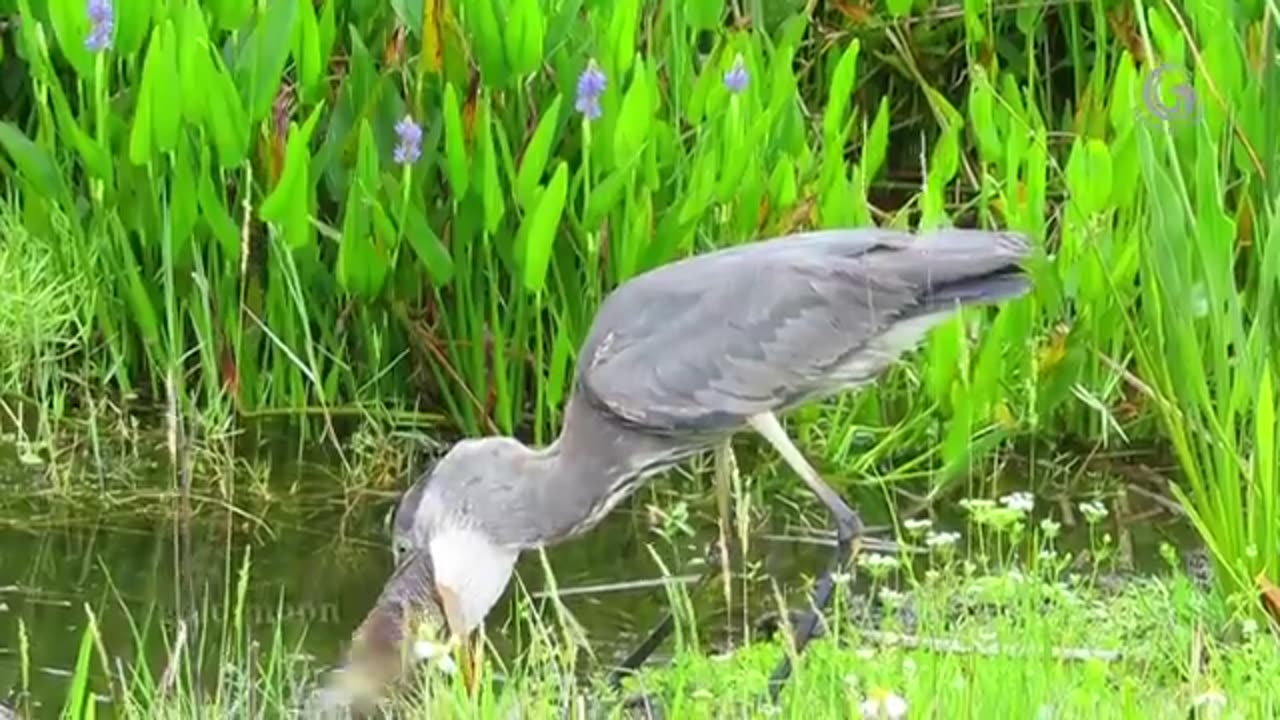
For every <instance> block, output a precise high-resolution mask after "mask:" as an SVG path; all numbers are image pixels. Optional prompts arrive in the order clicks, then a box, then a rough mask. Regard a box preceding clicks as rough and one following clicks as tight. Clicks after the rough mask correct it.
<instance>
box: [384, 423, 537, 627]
mask: <svg viewBox="0 0 1280 720" xmlns="http://www.w3.org/2000/svg"><path fill="white" fill-rule="evenodd" d="M527 454H528V450H526V449H525V448H524V446H523V445H521V444H520V443H518V442H516V441H514V440H511V439H508V438H499V437H491V438H479V439H469V440H463V441H460V442H458V443H457V444H455V445H454V446H453V447H452V448H450V449H449V451H448V452H447V453H445V455H444V456H443V457H441V458H440V459H439V460H438V461H437V462H436V463H435V464H434V465H432V466H431V467H429V468H428V469H427V470H426V472H424V473H423V474H422V476H421V477H419V479H418V480H417V482H415V483H414V484H413V486H412V487H410V488H409V490H408V491H407V492H406V493H405V494H404V496H403V497H402V498H401V500H400V504H399V506H398V507H397V508H396V511H395V515H394V516H393V518H392V528H391V535H392V548H393V553H394V555H395V559H396V564H397V566H399V565H400V564H402V563H404V562H405V561H406V558H409V557H411V556H413V555H416V554H422V555H423V556H424V558H425V560H426V562H429V563H430V565H431V569H432V578H433V582H434V588H433V589H434V591H435V593H436V595H437V597H438V598H439V600H440V603H441V608H442V612H443V617H444V618H445V619H446V621H447V624H448V630H449V631H450V632H452V633H453V634H456V635H459V636H465V635H467V634H468V633H470V632H471V631H473V630H475V629H476V627H477V626H479V625H480V623H481V622H483V621H484V618H485V616H486V615H488V614H489V611H490V610H491V609H492V608H493V606H494V604H495V603H497V601H498V598H499V597H500V596H501V595H502V592H503V591H504V590H505V589H506V586H507V583H508V582H509V581H510V579H511V574H512V572H513V570H514V568H515V562H516V559H517V556H518V555H519V545H518V543H513V542H511V539H510V537H508V535H507V534H505V532H504V531H505V530H507V529H509V526H508V525H506V524H505V523H506V521H507V520H509V519H510V516H509V514H508V513H507V510H506V508H507V507H508V506H509V505H510V503H509V502H508V501H509V496H508V495H507V493H506V489H507V488H510V487H512V486H513V485H518V484H519V480H520V475H521V473H522V470H523V468H524V463H525V458H526V456H527Z"/></svg>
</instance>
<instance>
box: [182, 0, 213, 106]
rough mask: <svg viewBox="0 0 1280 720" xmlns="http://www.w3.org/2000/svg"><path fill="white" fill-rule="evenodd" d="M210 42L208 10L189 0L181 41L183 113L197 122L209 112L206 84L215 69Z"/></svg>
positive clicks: (184, 15)
mask: <svg viewBox="0 0 1280 720" xmlns="http://www.w3.org/2000/svg"><path fill="white" fill-rule="evenodd" d="M208 42H209V28H208V26H207V25H206V24H205V20H204V10H202V9H201V6H200V3H199V2H197V0H187V2H186V3H185V7H184V9H183V14H182V27H181V29H180V40H179V45H178V81H179V83H180V84H181V86H182V114H183V116H185V117H186V119H187V122H189V123H192V124H193V125H198V124H201V123H203V122H204V118H205V113H206V112H208V98H207V95H208V92H209V89H208V85H206V84H205V83H206V82H207V78H208V76H209V74H210V72H211V70H210V68H209V65H210V61H209V46H208Z"/></svg>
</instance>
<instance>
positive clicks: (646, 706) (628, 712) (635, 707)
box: [622, 693, 666, 720]
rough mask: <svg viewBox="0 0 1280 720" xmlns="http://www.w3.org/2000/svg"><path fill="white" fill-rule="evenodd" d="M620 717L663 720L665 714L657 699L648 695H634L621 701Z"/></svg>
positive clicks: (637, 719) (638, 719)
mask: <svg viewBox="0 0 1280 720" xmlns="http://www.w3.org/2000/svg"><path fill="white" fill-rule="evenodd" d="M622 717H625V718H635V719H636V720H663V718H665V717H666V714H665V713H664V712H663V711H662V704H661V703H660V702H659V700H658V699H657V698H655V697H654V696H652V695H649V694H648V693H636V694H635V695H632V696H631V697H629V698H627V699H626V700H623V701H622Z"/></svg>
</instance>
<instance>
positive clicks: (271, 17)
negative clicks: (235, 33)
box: [236, 0, 298, 123]
mask: <svg viewBox="0 0 1280 720" xmlns="http://www.w3.org/2000/svg"><path fill="white" fill-rule="evenodd" d="M297 20H298V3H296V2H293V0H275V1H274V2H269V3H267V4H266V10H265V13H262V14H259V15H258V18H257V22H256V23H255V24H254V27H253V31H252V32H251V33H250V34H249V36H248V38H246V40H245V42H244V46H243V47H242V49H241V55H240V57H238V58H237V61H236V84H237V85H238V86H239V87H241V88H243V89H244V90H245V91H246V93H247V94H246V96H245V100H246V103H245V104H246V106H247V110H248V113H249V120H250V121H251V122H254V123H257V122H260V121H262V120H263V119H264V118H266V117H267V114H268V113H270V112H271V105H272V103H274V102H275V99H276V93H277V91H278V90H279V89H280V82H281V81H282V79H283V78H284V68H285V65H286V64H287V63H288V62H289V50H290V45H291V43H290V42H289V38H291V37H293V28H294V24H295V23H296V22H297Z"/></svg>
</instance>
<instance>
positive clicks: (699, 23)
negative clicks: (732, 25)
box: [684, 0, 724, 30]
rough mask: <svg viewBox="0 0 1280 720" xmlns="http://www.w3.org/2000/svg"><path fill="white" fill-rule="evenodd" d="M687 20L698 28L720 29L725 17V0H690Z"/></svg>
mask: <svg viewBox="0 0 1280 720" xmlns="http://www.w3.org/2000/svg"><path fill="white" fill-rule="evenodd" d="M684 7H685V21H686V22H687V23H689V27H692V28H697V29H698V30H718V29H720V26H721V23H722V22H723V19H724V0H688V2H686V3H685V4H684Z"/></svg>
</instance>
